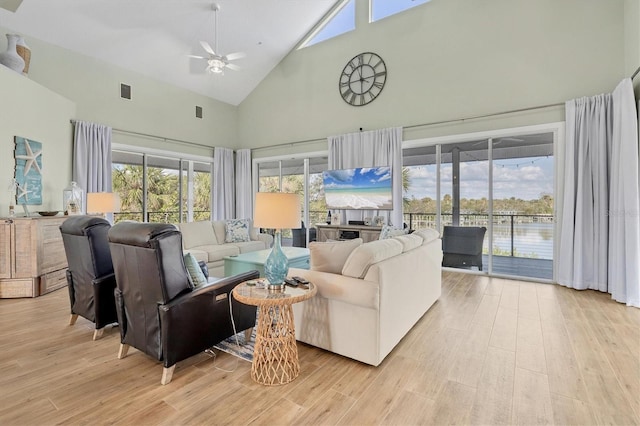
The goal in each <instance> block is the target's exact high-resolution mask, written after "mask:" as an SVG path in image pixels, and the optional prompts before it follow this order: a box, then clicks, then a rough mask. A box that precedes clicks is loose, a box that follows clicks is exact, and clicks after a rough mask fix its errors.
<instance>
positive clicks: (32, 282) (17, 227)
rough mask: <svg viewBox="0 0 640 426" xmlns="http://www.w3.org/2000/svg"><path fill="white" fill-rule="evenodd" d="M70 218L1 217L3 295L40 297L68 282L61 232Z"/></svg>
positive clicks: (0, 286)
mask: <svg viewBox="0 0 640 426" xmlns="http://www.w3.org/2000/svg"><path fill="white" fill-rule="evenodd" d="M66 219H67V218H66V217H65V216H54V217H25V218H10V219H9V218H3V219H0V256H1V257H0V298H11V297H36V296H40V295H42V294H45V293H49V292H51V291H53V290H57V289H59V288H61V287H64V286H66V285H67V281H66V276H65V274H66V268H67V258H66V255H65V252H64V245H63V244H62V235H61V234H60V225H61V224H62V222H64V221H65V220H66Z"/></svg>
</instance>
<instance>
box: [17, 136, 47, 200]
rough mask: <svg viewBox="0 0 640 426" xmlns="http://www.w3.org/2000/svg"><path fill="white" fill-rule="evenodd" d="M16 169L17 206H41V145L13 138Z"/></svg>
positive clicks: (18, 137) (24, 139)
mask: <svg viewBox="0 0 640 426" xmlns="http://www.w3.org/2000/svg"><path fill="white" fill-rule="evenodd" d="M14 156H15V159H16V169H15V180H16V183H17V185H18V187H17V189H18V194H17V202H18V204H19V205H41V204H42V143H41V142H36V141H34V140H32V139H27V138H23V137H20V136H16V137H15V153H14Z"/></svg>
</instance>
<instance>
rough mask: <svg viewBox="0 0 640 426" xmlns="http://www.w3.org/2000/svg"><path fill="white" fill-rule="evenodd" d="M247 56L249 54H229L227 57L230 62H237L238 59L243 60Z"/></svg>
mask: <svg viewBox="0 0 640 426" xmlns="http://www.w3.org/2000/svg"><path fill="white" fill-rule="evenodd" d="M246 56H247V54H246V53H244V52H235V53H229V54H228V55H225V57H226V58H227V60H228V61H235V60H236V59H242V58H244V57H246Z"/></svg>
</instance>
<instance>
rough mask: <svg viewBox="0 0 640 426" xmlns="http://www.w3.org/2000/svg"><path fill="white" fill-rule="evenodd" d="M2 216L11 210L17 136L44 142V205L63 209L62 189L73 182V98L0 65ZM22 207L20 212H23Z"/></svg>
mask: <svg viewBox="0 0 640 426" xmlns="http://www.w3.org/2000/svg"><path fill="white" fill-rule="evenodd" d="M0 93H1V94H2V102H0V216H3V217H4V216H7V214H8V212H9V199H10V196H9V192H8V187H9V183H10V181H11V179H12V178H13V176H14V170H15V159H14V156H13V155H14V152H13V151H14V147H15V145H14V136H22V137H25V138H28V139H33V140H35V141H38V142H41V143H42V187H43V188H42V206H30V207H29V209H30V210H31V211H38V210H62V190H63V189H64V188H65V187H66V186H67V185H69V182H70V181H71V161H72V150H71V146H72V142H71V141H72V132H71V127H72V126H71V124H70V123H69V120H70V119H71V118H73V117H74V116H75V114H76V106H75V103H73V102H72V101H70V100H68V99H65V98H63V97H62V96H60V95H58V94H56V93H54V92H52V91H51V90H49V89H47V88H44V87H42V86H40V85H39V84H37V83H35V82H33V81H31V80H29V79H28V78H26V77H23V76H22V75H20V74H17V73H15V72H13V71H11V70H9V69H8V68H5V67H3V66H0ZM21 212H22V210H19V211H17V213H21Z"/></svg>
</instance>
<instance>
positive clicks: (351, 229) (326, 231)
mask: <svg viewBox="0 0 640 426" xmlns="http://www.w3.org/2000/svg"><path fill="white" fill-rule="evenodd" d="M316 229H317V230H318V233H317V235H318V237H317V238H318V241H320V242H322V241H327V240H348V239H353V238H362V240H363V241H364V242H365V243H368V242H369V241H374V240H377V239H379V238H380V231H381V230H382V227H380V226H366V225H325V224H317V225H316Z"/></svg>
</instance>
